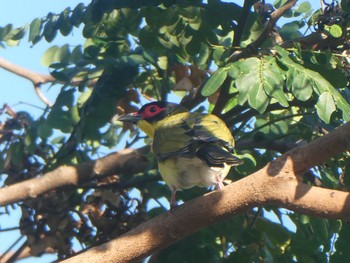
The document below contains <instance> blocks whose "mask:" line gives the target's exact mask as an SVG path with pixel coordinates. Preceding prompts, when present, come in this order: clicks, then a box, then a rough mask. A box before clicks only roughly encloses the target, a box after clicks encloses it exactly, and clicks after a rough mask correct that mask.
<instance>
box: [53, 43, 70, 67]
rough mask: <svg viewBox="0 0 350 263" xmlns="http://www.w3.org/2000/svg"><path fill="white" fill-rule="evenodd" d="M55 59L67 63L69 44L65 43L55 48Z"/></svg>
mask: <svg viewBox="0 0 350 263" xmlns="http://www.w3.org/2000/svg"><path fill="white" fill-rule="evenodd" d="M55 60H56V61H58V62H61V63H68V62H69V60H70V50H69V45H68V44H66V45H64V46H62V47H61V48H60V49H59V50H57V52H56V54H55Z"/></svg>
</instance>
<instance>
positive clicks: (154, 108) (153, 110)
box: [149, 107, 157, 112]
mask: <svg viewBox="0 0 350 263" xmlns="http://www.w3.org/2000/svg"><path fill="white" fill-rule="evenodd" d="M149 111H150V112H156V111H157V108H156V107H151V108H150V109H149Z"/></svg>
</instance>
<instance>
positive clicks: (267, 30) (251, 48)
mask: <svg viewBox="0 0 350 263" xmlns="http://www.w3.org/2000/svg"><path fill="white" fill-rule="evenodd" d="M297 1H298V0H288V1H287V2H286V3H285V4H284V5H283V6H281V7H280V8H278V9H276V10H275V11H273V12H272V14H271V16H270V19H269V21H267V23H266V24H265V27H264V30H263V32H262V33H261V34H260V36H259V37H258V38H257V39H256V40H254V41H253V42H252V43H250V44H249V45H248V46H247V47H246V48H245V49H243V50H240V51H236V52H234V53H233V54H232V55H231V57H230V58H229V60H228V62H234V61H238V60H239V59H241V58H245V57H248V56H250V55H251V54H253V53H254V52H255V51H256V50H257V49H258V48H259V47H261V45H262V44H263V43H264V42H265V40H266V39H268V38H269V37H270V36H271V32H272V30H273V28H274V26H275V25H276V23H277V21H278V19H280V18H281V17H282V16H283V15H284V14H285V13H286V12H287V11H288V10H289V9H291V8H292V7H293V6H294V5H295V4H296V2H297Z"/></svg>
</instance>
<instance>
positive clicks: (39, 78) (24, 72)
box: [0, 57, 97, 107]
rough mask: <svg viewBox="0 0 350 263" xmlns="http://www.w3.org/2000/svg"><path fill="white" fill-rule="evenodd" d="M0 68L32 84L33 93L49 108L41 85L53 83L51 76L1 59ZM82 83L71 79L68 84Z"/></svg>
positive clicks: (91, 84)
mask: <svg viewBox="0 0 350 263" xmlns="http://www.w3.org/2000/svg"><path fill="white" fill-rule="evenodd" d="M0 68H3V69H5V70H7V71H9V72H11V73H13V74H16V75H17V76H20V77H22V78H25V79H27V80H29V81H31V82H32V83H33V86H34V90H35V93H36V94H37V96H38V97H39V99H40V100H41V101H42V102H44V103H45V104H46V105H47V106H49V107H51V106H52V103H51V102H50V100H49V99H48V98H46V96H45V95H44V94H43V93H42V91H41V85H42V84H45V83H53V82H55V81H57V80H56V78H54V77H53V76H51V75H49V74H41V73H38V72H34V71H31V70H29V69H26V68H23V67H21V66H19V65H16V64H13V63H11V62H9V61H7V60H5V59H3V58H1V57H0ZM82 81H84V79H81V78H73V79H72V81H71V82H70V84H71V85H73V86H74V85H79V83H81V82H82ZM96 81H97V80H96V79H94V80H90V81H88V83H87V86H93V85H95V84H96Z"/></svg>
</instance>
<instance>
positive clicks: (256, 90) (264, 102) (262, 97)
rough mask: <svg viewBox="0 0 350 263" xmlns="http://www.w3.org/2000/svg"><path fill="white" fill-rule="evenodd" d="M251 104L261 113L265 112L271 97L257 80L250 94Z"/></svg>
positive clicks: (249, 101) (249, 100)
mask: <svg viewBox="0 0 350 263" xmlns="http://www.w3.org/2000/svg"><path fill="white" fill-rule="evenodd" d="M248 103H249V105H250V106H251V107H252V108H254V109H256V110H257V111H258V112H259V113H260V114H263V113H264V112H265V110H266V108H267V106H268V104H269V99H268V97H267V96H266V93H265V91H264V89H263V85H262V84H261V83H258V82H255V83H254V84H253V85H252V87H251V89H250V91H249V94H248Z"/></svg>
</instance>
